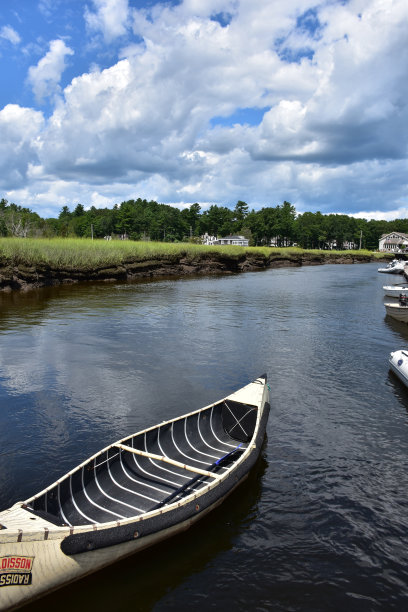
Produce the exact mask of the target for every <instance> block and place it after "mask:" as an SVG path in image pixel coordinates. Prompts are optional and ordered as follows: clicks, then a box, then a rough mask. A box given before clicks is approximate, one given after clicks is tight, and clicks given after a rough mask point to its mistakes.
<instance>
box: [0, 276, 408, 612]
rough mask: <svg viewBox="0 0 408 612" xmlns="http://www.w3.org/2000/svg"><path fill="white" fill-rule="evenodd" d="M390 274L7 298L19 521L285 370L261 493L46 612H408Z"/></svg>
mask: <svg viewBox="0 0 408 612" xmlns="http://www.w3.org/2000/svg"><path fill="white" fill-rule="evenodd" d="M396 280H398V279H395V277H391V276H389V275H381V274H378V273H377V265H376V264H355V265H326V266H316V267H304V268H287V269H279V270H267V271H263V272H256V273H245V274H241V275H236V276H235V275H234V276H224V277H215V278H214V277H208V278H187V279H186V278H184V279H179V280H175V279H164V280H159V281H157V280H156V281H154V282H139V283H137V284H97V285H76V286H63V287H57V288H52V289H42V290H38V291H32V292H29V293H26V294H18V293H12V294H3V295H0V508H1V509H4V508H6V507H8V506H10V505H11V504H12V503H14V502H15V501H17V500H21V499H25V498H27V497H29V496H31V495H32V494H34V493H35V492H37V491H39V490H40V489H42V488H44V487H45V486H46V485H48V484H50V483H51V482H52V481H54V480H56V479H57V478H59V477H60V476H61V475H62V474H63V473H65V472H66V471H68V470H69V469H71V468H72V467H74V466H75V465H76V464H77V463H79V462H80V461H82V460H84V459H85V458H86V457H88V456H90V455H91V454H93V453H94V452H96V451H97V450H98V449H99V448H102V447H104V446H105V445H107V444H109V443H110V442H112V441H114V440H116V439H118V438H121V437H123V436H125V435H127V434H130V433H133V432H135V431H137V430H139V429H143V428H145V427H147V426H150V425H154V424H155V423H157V422H159V421H163V420H165V419H169V418H172V417H175V416H178V415H180V414H183V413H185V412H188V411H190V410H193V409H196V408H200V407H201V406H203V405H205V404H208V403H211V402H213V401H216V400H217V399H219V398H220V397H223V396H225V395H227V394H228V393H230V392H232V391H233V390H235V389H236V388H238V387H240V386H242V385H244V384H246V383H247V382H248V381H250V380H252V379H254V378H256V377H257V376H258V375H259V374H262V373H264V372H266V373H267V374H268V381H269V384H270V387H271V393H270V395H271V415H270V419H269V424H268V428H267V438H266V439H265V444H264V447H263V452H262V456H261V458H260V460H259V462H258V464H257V466H256V468H255V469H254V470H253V472H252V473H251V475H250V477H249V479H248V480H247V481H246V482H245V483H244V484H243V485H242V486H241V487H239V488H238V490H237V491H235V492H234V493H233V494H232V496H230V497H229V498H228V500H227V501H226V502H225V503H224V504H223V505H222V506H221V507H220V508H218V509H217V510H216V511H214V512H213V513H212V514H211V515H209V516H208V517H207V518H205V519H203V520H202V521H201V522H199V523H198V524H197V525H196V526H195V527H194V528H192V529H191V530H189V531H188V532H186V533H185V534H183V535H181V536H177V537H175V538H173V539H172V540H169V541H167V542H165V543H163V544H161V545H159V546H157V547H155V548H152V549H150V550H149V551H147V552H143V553H141V554H139V555H134V556H133V557H130V558H128V559H127V560H125V561H123V562H120V563H118V564H116V565H114V566H111V567H109V568H107V569H106V570H103V571H101V572H98V573H97V574H94V575H92V576H90V577H88V578H86V579H83V580H82V581H80V582H77V583H75V584H74V585H71V586H69V587H66V588H64V589H62V590H60V591H57V592H56V593H54V594H51V595H49V596H47V598H44V599H42V600H40V601H39V602H37V603H35V604H31V605H30V606H27V608H26V609H27V611H29V610H31V611H32V612H34V611H35V610H40V609H41V610H43V609H44V606H45V607H47V606H48V607H49V608H51V607H54V606H55V607H56V608H57V609H58V610H59V611H68V610H69V611H72V610H73V609H75V608H76V609H85V608H86V609H87V610H90V611H93V610H98V612H104V611H106V612H107V611H108V610H109V611H111V610H115V611H122V610H123V611H126V612H127V611H128V610H132V611H141V612H144V611H148V610H154V611H157V612H161V611H176V610H177V611H180V610H190V609H194V610H199V611H207V610H225V609H227V608H228V609H231V610H237V611H238V610H239V611H241V610H257V611H258V610H259V611H263V610H268V611H269V610H273V611H274V612H275V611H280V610H284V611H297V610H299V611H307V612H309V611H310V612H318V611H328V610H330V611H331V610H336V611H337V610H338V611H343V610H346V609H347V611H348V612H350V611H354V610H355V611H359V612H361V611H365V610H370V611H371V610H373V611H376V610H378V611H379V610H381V611H383V610H387V611H388V610H406V609H408V546H407V544H408V538H407V535H408V532H407V525H408V515H407V510H408V389H406V388H405V387H404V386H403V385H402V384H401V383H400V382H399V380H398V379H396V377H395V376H394V375H393V374H391V373H390V372H389V369H388V355H389V352H390V351H392V350H396V349H398V348H404V347H405V346H407V342H408V326H406V325H404V324H400V323H397V322H393V321H392V320H389V319H388V318H387V317H386V316H385V309H384V305H383V304H384V298H383V291H382V285H383V284H384V282H385V281H387V282H396Z"/></svg>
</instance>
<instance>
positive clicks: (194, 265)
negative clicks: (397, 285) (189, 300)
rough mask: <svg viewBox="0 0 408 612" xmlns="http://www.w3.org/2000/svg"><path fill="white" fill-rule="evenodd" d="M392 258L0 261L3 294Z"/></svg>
mask: <svg viewBox="0 0 408 612" xmlns="http://www.w3.org/2000/svg"><path fill="white" fill-rule="evenodd" d="M388 259H389V257H386V256H385V257H384V258H382V257H378V256H374V254H372V255H370V254H369V255H367V254H361V255H359V254H356V252H355V251H354V252H353V253H352V254H351V253H347V252H345V253H343V254H341V253H338V252H337V253H330V252H316V253H310V252H302V253H290V254H285V253H282V252H276V253H273V252H272V253H271V254H270V255H269V256H264V255H262V254H261V253H250V252H248V251H243V252H242V254H238V255H237V254H236V253H235V254H234V255H232V254H231V255H229V254H226V253H225V252H221V251H220V252H219V253H216V252H214V251H213V252H211V253H208V255H205V256H204V255H203V256H202V257H194V258H193V257H189V256H188V255H187V256H186V254H185V253H184V254H183V253H180V255H179V256H174V254H173V255H171V256H160V257H152V258H151V259H148V260H141V259H137V258H134V257H133V258H129V259H127V260H125V261H122V262H120V263H118V264H117V265H111V264H109V265H108V266H107V265H99V266H94V267H87V268H82V269H81V268H78V267H71V266H63V265H59V266H53V265H51V264H46V263H36V264H35V265H34V264H29V263H23V262H19V263H15V264H13V263H11V262H1V261H0V291H2V292H11V291H29V290H30V289H38V288H41V287H51V286H57V285H62V284H76V283H82V282H101V281H102V282H118V281H119V282H128V281H132V280H137V279H143V278H146V279H148V278H160V277H172V276H174V277H183V276H199V275H218V274H239V273H242V272H254V271H257V270H265V269H267V268H283V267H300V266H305V265H307V266H312V265H324V264H330V263H331V264H354V263H370V262H374V261H378V262H381V261H388Z"/></svg>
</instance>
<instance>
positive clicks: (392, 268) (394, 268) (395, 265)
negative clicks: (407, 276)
mask: <svg viewBox="0 0 408 612" xmlns="http://www.w3.org/2000/svg"><path fill="white" fill-rule="evenodd" d="M406 263H407V262H406V261H405V260H403V259H393V260H392V261H391V262H390V263H389V264H387V265H386V266H385V267H384V268H378V272H385V273H387V274H403V273H404V268H405V265H406Z"/></svg>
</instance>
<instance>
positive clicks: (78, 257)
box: [0, 238, 384, 270]
mask: <svg viewBox="0 0 408 612" xmlns="http://www.w3.org/2000/svg"><path fill="white" fill-rule="evenodd" d="M243 253H248V254H252V255H257V256H261V257H265V258H275V257H286V258H288V259H292V258H293V259H295V258H298V257H299V256H300V255H302V254H306V253H309V254H311V255H312V254H314V255H323V256H324V257H327V258H331V257H338V256H342V257H355V256H356V255H359V256H365V257H369V258H372V257H378V258H384V254H382V253H372V252H371V251H365V250H360V251H318V250H303V249H300V248H297V247H288V248H275V247H247V248H245V247H238V246H214V247H210V246H204V245H196V244H190V243H165V242H133V241H123V242H122V241H119V240H115V241H114V240H112V241H105V240H90V239H81V238H77V239H75V238H53V239H46V238H0V265H3V266H4V265H15V266H16V265H17V266H18V265H25V266H35V265H40V264H42V265H44V264H45V265H50V266H52V267H53V268H59V267H60V268H67V267H68V268H76V269H78V270H87V269H90V268H95V267H100V266H117V265H120V264H122V263H124V262H130V261H149V260H155V259H163V260H175V259H179V258H180V257H186V258H187V259H190V260H192V261H194V260H198V259H202V258H210V257H213V256H215V257H219V256H220V255H221V256H223V257H230V258H231V259H235V258H237V257H239V256H241V255H242V254H243Z"/></svg>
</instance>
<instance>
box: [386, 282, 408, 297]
mask: <svg viewBox="0 0 408 612" xmlns="http://www.w3.org/2000/svg"><path fill="white" fill-rule="evenodd" d="M383 290H384V295H386V296H388V297H395V298H399V296H400V295H401V293H408V283H396V284H395V285H384V286H383Z"/></svg>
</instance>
